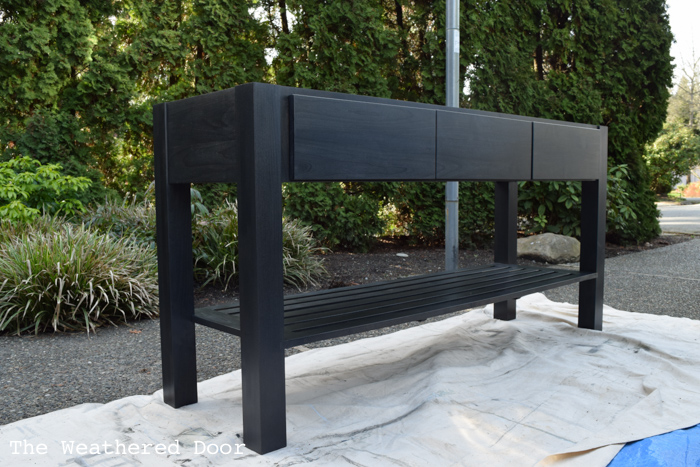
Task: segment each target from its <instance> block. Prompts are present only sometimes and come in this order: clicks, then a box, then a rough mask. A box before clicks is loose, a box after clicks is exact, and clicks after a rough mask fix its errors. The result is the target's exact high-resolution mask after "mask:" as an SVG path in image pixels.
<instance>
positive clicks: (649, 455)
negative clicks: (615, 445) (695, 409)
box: [608, 425, 700, 467]
mask: <svg viewBox="0 0 700 467" xmlns="http://www.w3.org/2000/svg"><path fill="white" fill-rule="evenodd" d="M628 466H635V467H684V466H698V467H700V425H695V426H694V427H690V428H686V429H685V430H676V431H672V432H670V433H665V434H663V435H658V436H653V437H651V438H646V439H642V440H639V441H635V442H634V443H629V444H627V445H625V447H624V448H622V450H621V451H620V452H619V453H618V454H617V456H615V459H613V460H612V462H610V464H608V467H628Z"/></svg>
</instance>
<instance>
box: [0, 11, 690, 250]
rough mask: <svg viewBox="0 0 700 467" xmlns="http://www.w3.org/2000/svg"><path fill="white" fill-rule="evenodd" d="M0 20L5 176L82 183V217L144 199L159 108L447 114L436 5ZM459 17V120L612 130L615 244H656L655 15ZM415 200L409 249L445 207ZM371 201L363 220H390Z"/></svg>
mask: <svg viewBox="0 0 700 467" xmlns="http://www.w3.org/2000/svg"><path fill="white" fill-rule="evenodd" d="M0 13H1V15H2V16H1V18H0V25H1V26H2V27H0V115H2V117H0V160H7V159H10V158H13V157H17V156H18V155H29V156H31V157H33V158H35V159H37V160H39V161H41V162H43V163H57V162H58V163H61V165H62V166H63V168H64V170H65V173H66V174H68V175H72V176H84V177H87V178H89V179H91V180H92V181H93V184H92V187H91V189H90V190H86V191H83V192H82V193H80V194H79V196H78V198H77V199H78V200H80V201H82V202H83V203H84V204H87V203H89V202H96V201H99V200H102V199H104V197H105V194H107V193H108V192H109V190H114V191H117V192H118V193H119V194H120V195H122V196H123V195H125V194H126V193H127V192H131V193H134V192H139V193H140V192H142V191H143V190H145V188H146V187H147V186H148V184H149V183H150V181H151V180H152V178H153V167H152V154H153V142H152V134H151V131H152V129H151V127H152V121H151V118H152V117H151V109H152V105H153V104H154V103H157V102H163V101H170V100H174V99H181V98H185V97H189V96H194V95H198V94H202V93H206V92H211V91H215V90H219V89H224V88H229V87H232V86H235V85H237V84H241V83H244V82H252V81H267V82H274V83H277V84H284V85H291V86H301V87H310V88H315V89H325V90H332V91H341V92H348V93H357V94H363V95H372V96H382V97H391V98H394V99H406V100H410V101H416V102H429V103H437V104H442V103H444V101H445V24H444V21H445V3H444V2H430V1H428V2H419V1H415V0H396V1H394V2H389V1H380V0H359V1H349V0H337V1H331V2H328V1H321V0H260V1H256V2H248V1H243V0H233V1H229V0H157V1H155V2H152V1H146V0H125V1H123V2H101V1H100V2H80V1H78V0H44V1H38V0H29V1H27V2H19V1H7V2H3V3H2V6H0ZM460 14H461V20H460V28H461V31H460V36H461V44H460V48H461V62H460V76H461V77H462V79H463V80H465V81H468V92H467V93H466V94H464V95H462V96H461V103H462V106H463V107H470V108H473V109H480V110H488V111H497V112H507V113H514V114H519V115H529V116H534V117H543V118H552V119H560V120H566V121H577V122H582V123H590V124H594V125H607V126H608V127H609V143H610V144H609V165H610V167H615V166H621V165H625V166H626V167H627V171H628V174H627V176H626V177H625V179H626V180H628V182H629V185H628V189H629V190H630V193H629V197H628V200H629V202H630V203H631V204H630V206H629V209H631V210H632V212H633V213H634V214H635V216H636V217H637V219H638V224H634V223H633V224H628V226H629V228H630V229H632V230H630V231H621V230H620V231H618V230H616V231H614V232H613V234H614V235H613V236H615V237H616V238H620V239H622V241H638V240H642V239H646V238H649V237H650V236H652V235H653V233H654V232H655V231H658V222H657V221H656V220H655V218H653V215H654V213H655V212H656V211H655V207H654V195H653V192H651V191H650V190H649V189H648V184H649V178H648V174H647V165H646V163H645V162H644V160H643V158H642V154H643V150H644V145H645V144H647V143H649V142H650V141H652V140H653V139H654V138H655V137H656V135H657V133H658V132H659V131H660V129H661V125H662V122H663V120H664V118H665V111H666V102H667V97H668V92H669V91H668V88H669V86H670V84H671V75H672V66H671V58H670V55H669V48H670V44H671V40H672V35H671V32H670V27H669V24H668V16H667V13H666V11H665V2H664V0H638V1H631V0H597V1H595V2H590V1H581V2H571V1H569V0H527V1H521V0H499V1H490V2H484V1H479V0H465V1H463V2H461V13H460ZM266 58H267V59H268V60H269V64H268V61H266ZM689 82H690V81H688V80H686V84H688V83H689ZM686 87H687V86H686ZM562 186H565V185H562ZM470 189H471V188H470ZM526 189H527V190H530V189H532V190H535V191H537V190H539V191H538V192H537V193H535V192H533V193H532V196H533V200H534V199H537V200H539V201H537V203H539V202H540V201H542V202H543V203H544V205H545V206H546V205H547V200H549V203H557V202H558V200H559V198H560V197H561V196H569V195H568V194H567V192H568V188H563V189H564V190H565V191H563V192H561V193H559V191H558V190H555V191H556V193H554V192H551V193H550V190H549V188H548V186H539V187H537V188H536V189H535V188H526ZM363 190H364V189H363ZM402 190H403V191H405V192H406V193H408V194H410V192H411V191H413V190H414V188H412V187H410V186H409V187H406V188H402ZM424 190H426V191H425V193H422V192H421V194H418V193H415V196H416V197H417V198H418V201H419V202H422V203H424V205H425V206H432V207H431V208H430V209H429V212H430V213H431V214H423V213H419V212H418V211H417V210H416V212H415V213H412V212H406V213H405V214H403V217H404V221H405V220H406V219H415V221H416V222H419V223H422V224H421V226H420V227H417V228H416V229H414V230H415V231H416V232H420V233H418V234H417V235H419V236H421V237H424V238H435V237H436V235H438V234H437V233H436V230H435V229H438V230H439V228H438V227H437V226H436V224H435V223H433V221H436V220H437V219H438V218H440V217H442V216H440V215H438V214H437V212H438V211H441V210H442V208H440V207H437V206H438V205H437V204H434V203H432V202H429V201H428V199H434V200H437V199H438V198H440V197H441V196H438V194H437V191H436V190H433V189H429V188H424ZM479 190H481V189H479ZM344 191H345V192H346V193H347V192H348V187H347V186H346V188H345V189H344ZM432 191H435V193H433V194H430V193H431V192H432ZM487 191H488V190H486V191H483V193H486V192H487ZM479 193H482V191H479ZM569 193H570V192H569ZM202 194H203V201H202V204H203V205H205V206H209V207H214V206H216V205H217V204H219V203H221V200H223V199H224V198H225V197H232V196H235V193H233V192H232V190H230V189H229V188H226V187H218V188H213V189H209V188H202ZM375 194H376V193H375ZM433 195H434V196H433ZM372 196H374V195H372V194H371V193H369V194H367V196H366V198H367V199H366V200H364V201H362V203H364V204H366V205H367V206H360V211H362V212H364V211H363V210H364V209H365V208H368V207H369V204H376V205H377V206H378V209H382V208H384V207H386V206H389V205H390V204H391V203H389V201H388V198H386V197H375V198H372ZM474 196H475V197H476V199H477V202H478V203H481V202H482V201H483V202H485V200H482V199H481V197H480V196H481V195H479V194H478V193H474ZM489 196H490V195H489ZM353 197H356V195H353ZM409 197H410V196H409ZM422 197H425V198H426V199H421V198H422ZM480 200H481V201H480ZM319 201H320V200H319ZM569 201H571V202H573V199H570V200H569ZM354 202H355V203H360V202H359V201H358V200H355V201H354ZM435 202H437V201H435ZM362 203H360V204H362ZM533 203H534V202H533ZM561 203H563V205H564V206H566V200H564V201H562V202H561ZM561 203H560V204H561ZM533 205H534V204H533ZM537 206H539V204H538V205H537ZM356 207H357V206H356ZM356 207H355V208H356ZM530 208H532V206H530ZM530 208H528V209H530ZM314 209H315V208H312V207H307V208H304V209H302V210H305V211H306V212H307V213H309V214H311V211H313V210H314ZM353 209H354V208H353ZM406 209H409V208H406ZM536 209H538V210H539V207H537V208H536ZM545 209H549V208H548V207H546V208H545ZM480 212H481V211H480ZM530 212H532V213H533V216H534V217H533V221H532V222H533V223H532V226H531V227H533V228H538V226H539V228H543V229H546V228H557V226H558V225H559V226H560V228H561V229H562V230H563V229H564V226H567V225H571V223H570V222H569V221H568V220H567V219H566V218H567V216H568V215H565V214H563V213H561V215H559V214H558V217H559V218H560V219H559V220H557V219H550V220H548V223H547V225H546V226H545V225H543V220H544V218H543V217H542V215H541V214H539V211H530ZM474 216H476V217H474ZM479 216H481V214H478V215H477V214H473V213H472V212H471V211H469V212H468V213H467V214H466V215H463V216H462V217H464V219H467V221H468V222H467V223H466V224H461V227H460V228H461V229H465V232H464V233H462V236H463V237H464V238H466V239H468V240H467V242H480V241H482V240H483V239H486V238H488V236H489V235H490V234H488V233H487V232H488V231H489V229H490V227H489V222H490V221H489V220H487V219H486V218H482V219H479V222H481V221H483V222H484V224H480V223H479V222H476V220H475V221H473V222H472V221H471V220H470V219H472V218H474V219H477V218H479ZM320 217H321V214H320V212H316V213H315V214H313V216H310V217H309V219H311V218H313V219H319V218H320ZM360 217H361V218H363V219H365V220H366V221H367V222H369V224H370V225H369V226H368V227H367V229H366V230H365V231H363V230H362V229H359V228H355V227H353V228H354V229H355V231H356V232H357V234H358V235H359V237H362V238H371V237H372V235H374V234H372V233H371V232H374V231H375V230H376V228H375V224H379V225H380V224H382V223H383V222H382V221H381V220H379V221H377V220H376V219H378V217H377V216H375V215H365V214H362V215H361V216H360ZM534 219H537V220H534ZM308 221H309V220H307V222H308ZM344 221H345V222H346V223H349V224H353V222H351V218H350V217H349V218H348V219H345V220H344ZM470 222H471V225H472V226H473V227H468V225H469V223H470ZM314 223H315V224H316V225H317V226H322V225H324V224H323V222H316V221H314ZM609 224H610V225H614V226H618V227H619V226H622V225H624V223H618V222H614V221H613V220H611V219H609ZM481 225H483V226H484V227H483V229H482V230H478V229H480V226H481ZM431 226H432V227H431ZM618 227H615V228H618ZM397 228H400V227H399V226H397ZM471 228H474V229H477V230H478V231H472V230H469V229H471ZM333 236H335V238H336V240H338V243H336V244H341V243H343V244H347V243H353V242H352V241H348V240H340V237H339V235H336V234H333V235H332V236H331V237H329V238H331V239H332V237H333ZM470 236H474V239H471V238H470ZM336 240H331V242H330V243H333V242H335V241H336ZM364 242H365V240H362V241H360V243H364ZM349 246H352V245H349ZM361 248H366V245H365V246H361Z"/></svg>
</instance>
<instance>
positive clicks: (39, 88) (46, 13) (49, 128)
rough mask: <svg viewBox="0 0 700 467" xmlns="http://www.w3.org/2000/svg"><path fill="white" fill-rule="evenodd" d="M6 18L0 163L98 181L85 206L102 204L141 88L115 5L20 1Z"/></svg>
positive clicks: (0, 56) (0, 33) (0, 36)
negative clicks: (20, 161) (24, 158)
mask: <svg viewBox="0 0 700 467" xmlns="http://www.w3.org/2000/svg"><path fill="white" fill-rule="evenodd" d="M1 12H2V20H1V24H2V27H0V115H2V119H0V160H2V159H5V160H6V159H8V158H12V157H17V156H18V155H29V156H31V157H33V158H35V159H37V160H39V161H41V162H43V163H60V164H61V165H62V166H63V168H64V170H65V171H66V173H67V174H69V175H73V176H85V177H88V178H90V179H91V180H92V181H93V185H92V189H91V190H89V191H85V192H83V193H82V194H81V198H80V200H81V201H83V202H84V203H85V202H91V201H94V200H96V199H101V198H102V197H103V196H104V195H105V191H104V186H103V177H104V176H105V175H108V174H107V173H106V172H108V168H109V166H110V164H111V160H112V158H113V157H114V156H115V155H116V149H117V146H118V142H119V140H120V137H121V135H122V134H123V129H124V128H125V127H126V125H125V122H126V117H127V116H128V115H129V114H130V110H129V109H130V104H131V102H132V99H133V98H134V92H135V91H134V90H135V87H136V82H135V81H134V80H133V79H132V78H133V76H130V75H129V67H128V64H127V63H126V61H125V58H124V57H125V56H124V53H123V49H124V48H123V47H120V46H119V44H117V42H116V36H115V30H114V26H113V24H112V22H111V21H110V19H109V18H110V16H112V15H116V14H117V13H118V11H117V9H116V3H112V2H79V1H78V0H46V1H36V0H32V1H28V2H14V1H13V2H3V5H2V7H1ZM117 109H119V110H118V111H117Z"/></svg>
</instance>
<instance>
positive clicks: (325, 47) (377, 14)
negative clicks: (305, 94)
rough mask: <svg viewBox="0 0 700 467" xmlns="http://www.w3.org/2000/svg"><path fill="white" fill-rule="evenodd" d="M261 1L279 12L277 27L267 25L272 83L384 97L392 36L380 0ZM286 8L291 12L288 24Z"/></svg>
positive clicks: (271, 12) (395, 46) (393, 49)
mask: <svg viewBox="0 0 700 467" xmlns="http://www.w3.org/2000/svg"><path fill="white" fill-rule="evenodd" d="M263 3H264V4H265V5H266V7H267V11H268V15H269V16H272V17H274V16H275V14H277V15H279V17H280V20H281V19H282V16H284V22H283V23H282V28H281V29H280V28H276V27H273V29H272V35H273V40H274V44H275V47H276V50H277V52H278V55H277V57H275V59H274V61H273V69H274V71H275V78H276V82H277V83H278V84H284V85H288V86H299V87H305V88H313V89H324V90H328V91H338V92H347V93H353V94H364V95H372V96H381V97H389V95H390V92H389V87H388V81H387V74H388V71H389V69H390V67H391V64H392V61H393V60H394V58H395V57H396V54H397V51H398V41H397V38H396V35H395V34H394V33H393V32H392V31H390V30H388V29H386V28H385V27H384V24H383V19H382V15H383V8H382V4H381V2H380V1H377V0H355V1H349V0H338V1H333V2H327V1H321V0H288V1H287V2H272V1H266V2H263ZM280 4H284V5H285V9H284V10H283V11H280V10H278V7H279V5H280ZM289 13H291V14H292V15H293V16H294V18H295V21H294V24H293V25H292V26H289V25H288V23H289V21H290V17H289ZM269 24H270V25H271V26H274V24H275V23H274V22H270V23H269ZM285 24H286V26H285Z"/></svg>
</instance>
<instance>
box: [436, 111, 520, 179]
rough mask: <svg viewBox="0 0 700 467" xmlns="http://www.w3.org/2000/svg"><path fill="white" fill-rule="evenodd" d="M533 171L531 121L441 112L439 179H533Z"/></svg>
mask: <svg viewBox="0 0 700 467" xmlns="http://www.w3.org/2000/svg"><path fill="white" fill-rule="evenodd" d="M531 174H532V123H531V122H527V121H522V120H514V119H509V118H499V117H488V116H484V115H468V114H460V113H455V112H440V113H438V116H437V178H438V179H440V180H529V179H530V176H531Z"/></svg>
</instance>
